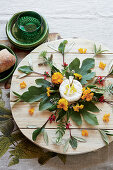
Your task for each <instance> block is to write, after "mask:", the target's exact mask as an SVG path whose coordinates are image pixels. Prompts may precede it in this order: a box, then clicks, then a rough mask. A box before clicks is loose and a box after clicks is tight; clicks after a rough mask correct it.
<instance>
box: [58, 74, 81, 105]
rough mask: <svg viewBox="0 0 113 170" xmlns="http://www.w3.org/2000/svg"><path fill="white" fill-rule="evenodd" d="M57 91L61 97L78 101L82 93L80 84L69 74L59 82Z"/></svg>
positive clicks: (70, 100) (69, 100)
mask: <svg viewBox="0 0 113 170" xmlns="http://www.w3.org/2000/svg"><path fill="white" fill-rule="evenodd" d="M59 92H60V95H61V97H63V98H65V99H66V100H67V101H68V102H74V101H78V100H79V99H80V98H81V95H82V85H81V83H80V82H79V81H78V80H74V79H73V77H72V76H70V77H69V79H66V80H64V81H63V82H62V83H61V85H60V87H59Z"/></svg>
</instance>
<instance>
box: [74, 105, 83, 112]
mask: <svg viewBox="0 0 113 170" xmlns="http://www.w3.org/2000/svg"><path fill="white" fill-rule="evenodd" d="M83 108H84V105H82V104H81V105H80V106H79V104H77V105H76V106H73V110H74V111H75V112H79V109H83Z"/></svg>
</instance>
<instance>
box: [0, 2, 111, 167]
mask: <svg viewBox="0 0 113 170" xmlns="http://www.w3.org/2000/svg"><path fill="white" fill-rule="evenodd" d="M23 10H34V11H37V12H40V13H41V14H42V15H44V16H45V17H46V19H47V21H48V23H49V28H50V32H59V33H60V35H62V37H64V38H67V37H83V38H86V39H90V40H94V41H96V42H97V41H98V42H102V43H103V44H105V45H106V46H107V47H109V48H110V49H112V48H113V1H112V0H107V1H103V0H92V1H91V0H85V1H84V0H76V1H75V0H70V1H68V0H57V1H56V0H46V1H45V0H38V1H36V0H29V1H28V0H19V1H16V0H10V1H8V0H1V1H0V39H1V40H4V39H5V40H7V36H6V33H5V25H6V23H7V21H8V20H9V19H10V18H11V16H12V15H13V14H14V13H16V12H19V11H23ZM70 30H71V31H70ZM2 43H5V42H4V41H2ZM6 43H8V44H10V43H9V42H8V41H7V42H6ZM13 49H14V48H13ZM14 50H15V52H16V51H17V50H16V49H14ZM16 53H17V55H18V56H19V57H20V58H22V59H23V58H24V56H25V55H27V54H25V52H24V51H22V52H21V51H20V52H16ZM19 57H18V58H19ZM9 84H10V81H9V82H5V85H4V84H2V87H4V86H5V88H6V87H7V88H8V87H9ZM0 85H1V84H0ZM8 96H9V90H8V89H5V90H4V91H3V98H4V100H5V101H6V107H10V106H9V98H8ZM7 162H8V153H7V154H5V155H4V156H3V158H1V159H0V170H25V169H27V170H37V169H39V170H61V169H62V170H63V169H65V170H70V169H72V170H112V169H113V142H112V143H111V144H110V146H108V147H104V148H102V149H100V150H98V151H96V152H91V153H88V154H83V155H76V156H68V157H67V162H66V165H63V164H62V162H60V161H59V159H58V158H53V159H52V160H50V161H49V162H48V163H46V165H45V166H40V165H39V164H38V162H37V159H32V160H27V159H26V160H21V161H20V163H19V164H18V165H15V166H13V167H9V168H8V167H7Z"/></svg>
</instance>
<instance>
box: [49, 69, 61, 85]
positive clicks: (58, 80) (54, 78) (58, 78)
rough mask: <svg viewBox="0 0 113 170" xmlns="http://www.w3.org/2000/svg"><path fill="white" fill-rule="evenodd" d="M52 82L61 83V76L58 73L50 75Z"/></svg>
mask: <svg viewBox="0 0 113 170" xmlns="http://www.w3.org/2000/svg"><path fill="white" fill-rule="evenodd" d="M52 82H53V83H54V84H61V83H62V82H63V75H62V74H61V73H59V72H56V73H54V74H53V75H52Z"/></svg>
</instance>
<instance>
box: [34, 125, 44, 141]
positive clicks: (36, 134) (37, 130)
mask: <svg viewBox="0 0 113 170" xmlns="http://www.w3.org/2000/svg"><path fill="white" fill-rule="evenodd" d="M42 130H43V128H42V127H41V128H37V129H36V130H35V131H34V132H33V133H32V139H33V141H35V140H36V138H37V136H38V135H39V134H40V133H41V132H42Z"/></svg>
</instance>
